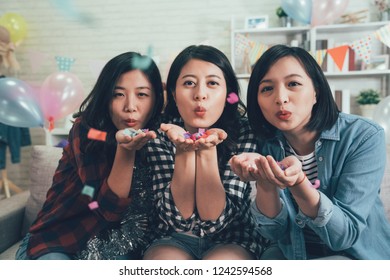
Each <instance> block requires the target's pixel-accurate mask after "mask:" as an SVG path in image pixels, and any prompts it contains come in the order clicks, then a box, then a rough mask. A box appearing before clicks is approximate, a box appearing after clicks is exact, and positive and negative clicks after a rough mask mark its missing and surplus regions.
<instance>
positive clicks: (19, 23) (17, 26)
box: [0, 13, 27, 45]
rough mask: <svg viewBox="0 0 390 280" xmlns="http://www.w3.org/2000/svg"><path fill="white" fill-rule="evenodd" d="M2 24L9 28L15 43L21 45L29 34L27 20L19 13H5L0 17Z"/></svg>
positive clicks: (12, 40) (0, 23)
mask: <svg viewBox="0 0 390 280" xmlns="http://www.w3.org/2000/svg"><path fill="white" fill-rule="evenodd" d="M0 25H1V26H3V27H5V28H6V29H7V30H8V32H9V34H10V37H11V42H13V43H14V44H15V45H19V44H20V43H21V42H22V41H23V40H24V38H25V37H26V35H27V24H26V21H25V20H24V18H23V17H22V16H21V15H19V14H16V13H5V14H4V15H3V16H2V17H1V18H0Z"/></svg>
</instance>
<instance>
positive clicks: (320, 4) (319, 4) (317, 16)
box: [310, 0, 349, 26]
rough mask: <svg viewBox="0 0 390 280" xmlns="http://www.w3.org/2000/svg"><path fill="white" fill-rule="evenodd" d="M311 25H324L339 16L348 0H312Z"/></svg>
mask: <svg viewBox="0 0 390 280" xmlns="http://www.w3.org/2000/svg"><path fill="white" fill-rule="evenodd" d="M312 2H313V3H312V11H311V21H310V23H311V25H312V26H317V25H325V24H329V23H332V22H333V21H335V20H336V19H337V18H339V17H340V16H341V15H342V14H343V13H344V11H345V9H346V8H347V6H348V2H349V0H312Z"/></svg>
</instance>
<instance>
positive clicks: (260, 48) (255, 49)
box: [249, 42, 268, 65]
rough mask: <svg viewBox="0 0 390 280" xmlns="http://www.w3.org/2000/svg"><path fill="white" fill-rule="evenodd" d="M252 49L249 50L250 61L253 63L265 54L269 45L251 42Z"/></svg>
mask: <svg viewBox="0 0 390 280" xmlns="http://www.w3.org/2000/svg"><path fill="white" fill-rule="evenodd" d="M250 46H251V50H250V51H249V61H250V63H251V65H253V64H255V63H256V61H257V60H258V59H259V58H260V56H262V55H263V53H264V52H265V51H266V50H267V49H268V46H267V45H265V44H262V43H255V42H250Z"/></svg>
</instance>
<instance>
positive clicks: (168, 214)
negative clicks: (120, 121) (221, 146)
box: [147, 119, 263, 257]
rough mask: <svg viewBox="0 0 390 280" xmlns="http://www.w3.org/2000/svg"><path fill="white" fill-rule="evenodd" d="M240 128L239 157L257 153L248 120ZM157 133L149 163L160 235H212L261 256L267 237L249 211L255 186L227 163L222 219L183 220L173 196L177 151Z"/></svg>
mask: <svg viewBox="0 0 390 280" xmlns="http://www.w3.org/2000/svg"><path fill="white" fill-rule="evenodd" d="M172 123H174V124H176V125H179V126H181V127H184V124H183V122H182V121H181V120H180V119H174V120H173V121H172ZM239 129H240V134H239V139H238V143H237V154H240V153H243V152H255V151H256V145H257V144H256V141H255V137H254V135H253V134H252V132H251V130H250V127H249V123H248V121H247V120H246V119H242V120H241V125H240V128H239ZM157 134H158V136H157V138H156V139H154V141H150V142H149V144H147V146H148V153H149V161H150V164H151V166H152V169H154V175H153V188H154V192H155V200H156V201H155V205H156V207H157V213H158V215H159V218H160V219H159V225H158V230H159V231H160V233H161V234H162V235H169V234H170V233H171V232H186V233H191V234H194V235H196V236H198V237H204V236H208V237H209V238H211V239H212V240H213V241H214V242H216V243H233V244H238V245H240V246H242V247H244V248H246V249H247V250H249V251H251V252H252V253H254V254H255V256H257V257H259V256H260V254H261V251H262V247H263V246H262V244H261V243H262V240H263V238H261V237H260V236H259V234H258V233H257V231H256V230H255V222H254V220H253V218H252V216H251V213H250V211H249V209H250V208H249V206H250V200H251V199H250V193H251V185H250V184H249V183H245V182H243V181H241V180H240V179H239V177H238V176H236V175H235V174H234V173H233V172H232V171H231V169H230V165H229V163H228V162H227V163H226V165H225V170H224V172H223V173H222V172H220V173H221V174H223V178H222V182H223V185H224V188H225V191H226V204H225V209H224V210H223V212H222V214H221V215H220V217H219V218H218V219H217V220H216V221H202V220H201V219H200V217H199V215H198V214H197V212H196V211H195V212H194V213H193V214H192V216H191V217H190V218H188V219H185V218H183V217H182V216H181V214H180V212H179V210H178V208H177V207H176V205H175V203H174V200H173V196H172V193H171V181H172V176H173V170H174V163H175V153H176V148H175V145H174V144H173V143H172V142H171V141H170V140H169V139H168V137H167V136H166V135H165V133H162V132H160V131H158V132H157Z"/></svg>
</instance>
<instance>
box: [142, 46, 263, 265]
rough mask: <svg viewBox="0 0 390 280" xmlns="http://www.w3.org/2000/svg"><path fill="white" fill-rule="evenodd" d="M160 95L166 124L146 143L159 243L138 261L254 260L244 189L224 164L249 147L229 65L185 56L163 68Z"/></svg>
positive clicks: (211, 57)
mask: <svg viewBox="0 0 390 280" xmlns="http://www.w3.org/2000/svg"><path fill="white" fill-rule="evenodd" d="M167 95H168V103H167V107H166V110H165V117H166V119H165V120H164V122H165V123H163V124H162V125H161V131H159V132H158V137H157V138H156V139H154V140H153V141H151V142H150V143H149V144H148V148H149V146H150V150H149V152H150V153H151V159H152V161H153V163H152V166H153V168H154V169H155V170H154V173H155V174H154V188H155V197H156V202H155V204H156V207H157V212H158V213H159V216H160V223H159V226H158V231H160V232H161V233H162V234H163V235H165V237H163V238H162V239H159V240H157V241H156V242H154V243H153V244H152V245H151V246H150V247H149V248H148V249H147V251H146V253H145V256H144V258H145V259H255V258H257V257H258V256H259V255H260V253H261V249H262V244H261V243H260V238H259V236H258V234H257V233H256V232H255V231H254V226H255V224H254V221H253V219H252V217H251V215H250V212H249V205H250V193H251V186H250V185H249V184H248V183H246V182H243V181H240V180H239V178H238V177H237V176H236V175H235V174H233V172H232V171H231V170H230V167H229V164H228V160H229V158H230V157H231V156H232V155H233V154H234V153H241V152H244V151H246V152H251V151H254V150H255V148H256V144H255V142H254V138H253V137H254V135H253V134H252V133H251V131H250V128H249V124H248V121H247V120H246V118H245V117H244V115H245V114H246V108H245V106H244V104H243V103H242V102H241V101H240V99H239V85H238V82H237V79H236V77H235V74H234V71H233V69H232V67H231V65H230V63H229V60H228V59H227V57H226V56H225V55H224V54H223V53H222V52H221V51H219V50H217V49H216V48H214V47H211V46H202V45H201V46H190V47H188V48H186V49H184V50H183V51H182V52H181V53H180V54H179V55H178V56H177V57H176V59H175V60H174V61H173V64H172V66H171V68H170V71H169V74H168V79H167ZM203 130H205V131H203Z"/></svg>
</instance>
